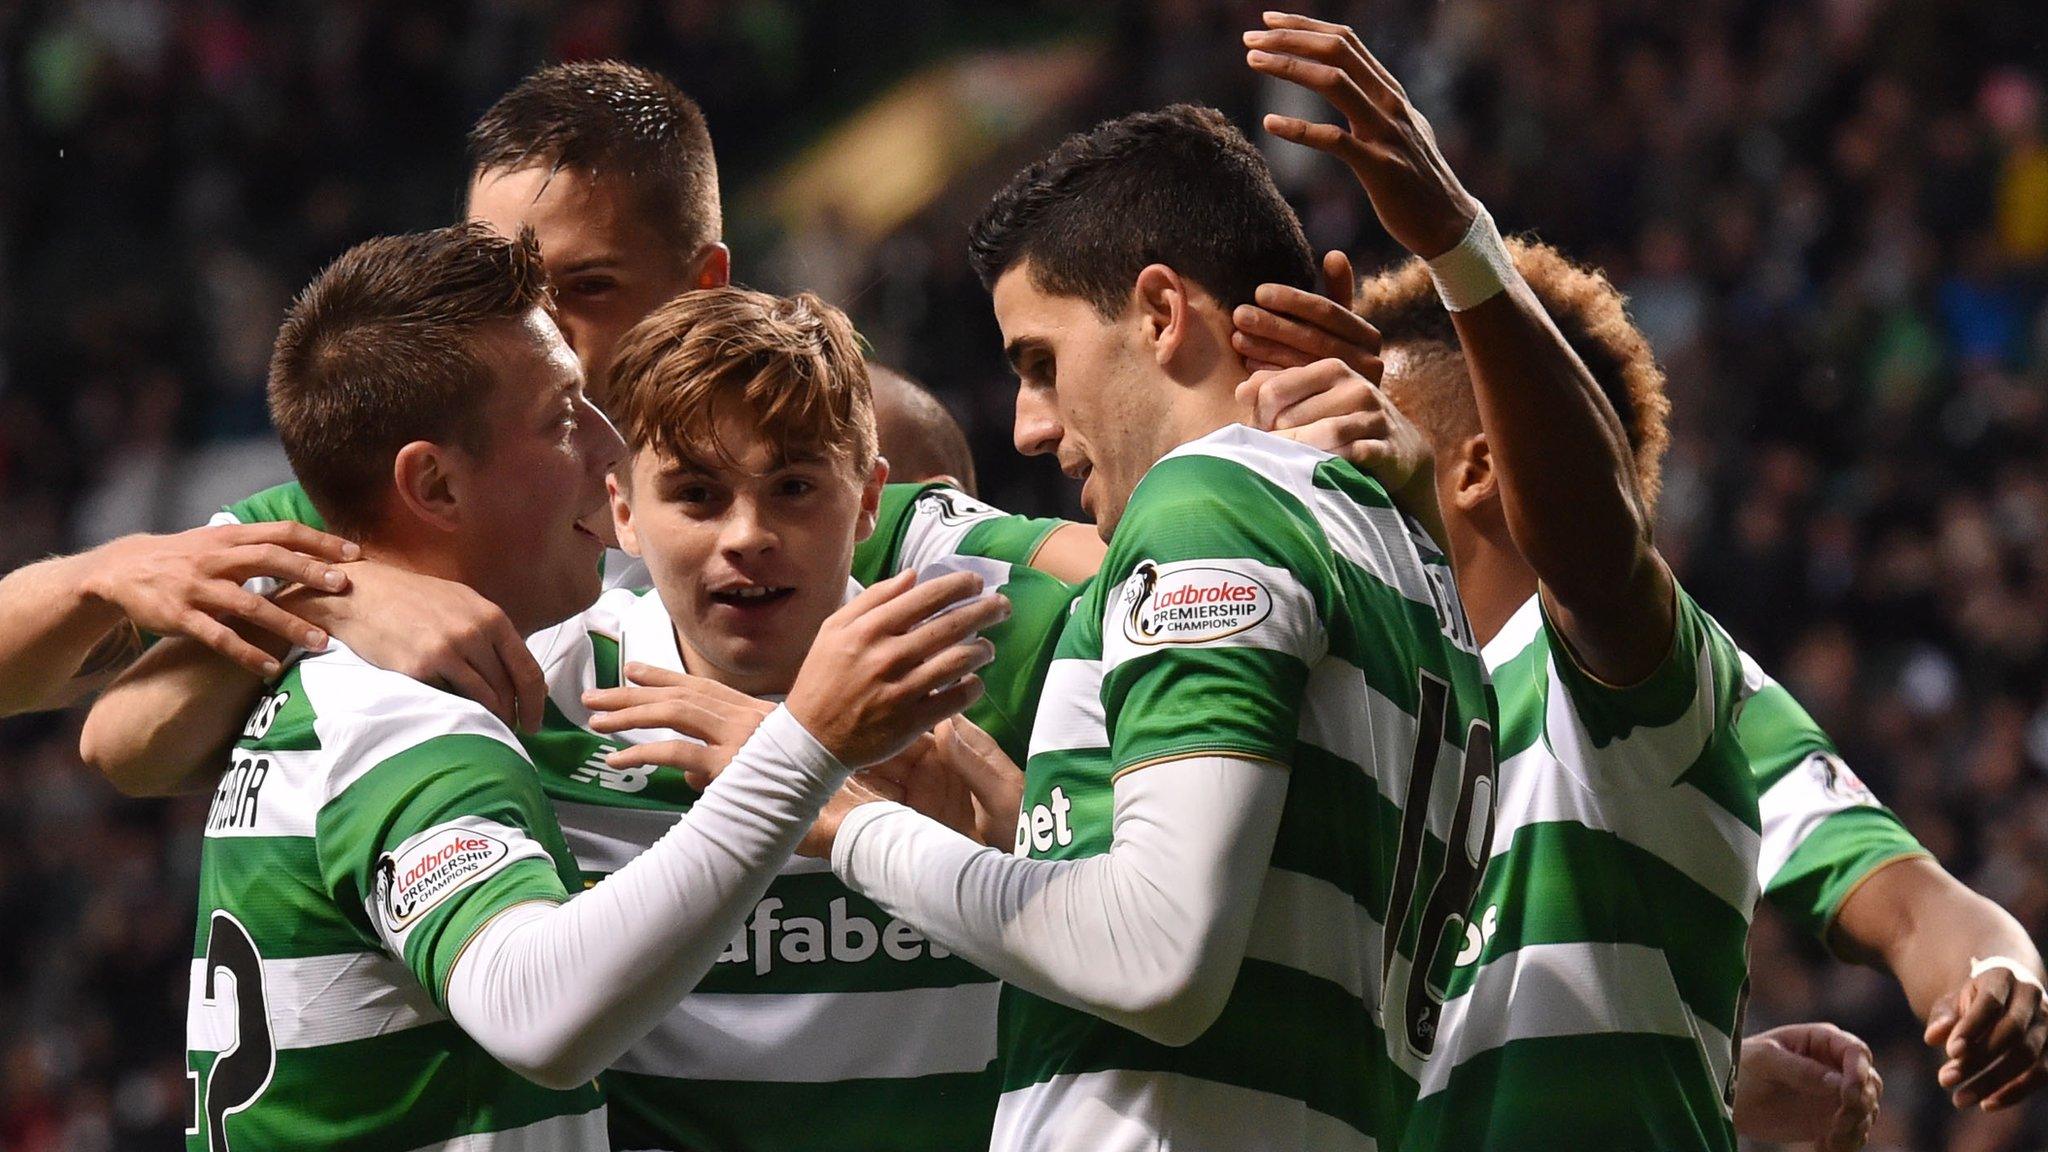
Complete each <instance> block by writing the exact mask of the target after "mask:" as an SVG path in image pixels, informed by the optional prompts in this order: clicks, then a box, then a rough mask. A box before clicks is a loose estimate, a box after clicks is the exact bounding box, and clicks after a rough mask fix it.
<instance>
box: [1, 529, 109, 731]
mask: <svg viewBox="0 0 2048 1152" xmlns="http://www.w3.org/2000/svg"><path fill="white" fill-rule="evenodd" d="M91 576H92V553H90V552H87V553H83V554H80V555H77V556H59V557H55V558H53V559H49V560H44V561H41V562H39V563H35V564H30V565H28V566H26V567H24V568H20V569H17V570H15V571H14V572H11V573H9V574H8V575H7V577H6V578H5V579H0V716H12V715H14V714H16V713H20V712H34V711H38V710H41V709H45V708H53V707H60V706H62V705H63V704H66V703H69V702H70V699H71V698H72V697H73V696H74V695H75V692H73V691H72V689H73V687H74V684H75V683H76V681H77V677H78V673H79V669H80V668H81V667H83V666H84V664H85V662H86V658H87V657H88V656H91V655H92V654H93V651H94V649H95V648H97V647H98V646H99V645H100V643H101V642H102V641H104V640H105V639H106V638H107V637H108V636H109V635H110V634H111V633H112V632H113V630H114V629H115V628H116V627H117V626H118V625H120V624H121V623H122V616H121V610H120V609H119V608H117V607H115V606H114V605H112V604H110V603H108V602H107V601H105V600H103V599H101V598H99V597H96V596H94V595H93V594H92V592H91Z"/></svg>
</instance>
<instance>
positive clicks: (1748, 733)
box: [1735, 652, 1929, 944]
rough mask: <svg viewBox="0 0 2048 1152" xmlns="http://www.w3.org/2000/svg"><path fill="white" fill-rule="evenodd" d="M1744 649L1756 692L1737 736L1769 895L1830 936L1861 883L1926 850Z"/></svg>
mask: <svg viewBox="0 0 2048 1152" xmlns="http://www.w3.org/2000/svg"><path fill="white" fill-rule="evenodd" d="M1738 655H1739V656H1741V658H1742V671H1743V678H1744V680H1745V681H1746V682H1747V685H1748V691H1749V693H1750V697H1749V701H1748V703H1747V704H1745V705H1744V706H1743V709H1742V718H1741V719H1740V720H1739V721H1737V722H1736V725H1735V735H1736V738H1737V739H1738V740H1740V741H1741V742H1742V750H1743V751H1744V752H1746V753H1748V755H1749V767H1750V771H1751V772H1752V773H1753V774H1754V775H1755V776H1756V787H1757V809H1758V813H1759V815H1760V816H1761V817H1762V818H1763V830H1764V834H1763V848H1762V850H1761V851H1760V852H1759V853H1758V858H1757V875H1758V876H1760V877H1762V879H1763V888H1764V899H1765V900H1767V901H1769V902H1770V903H1771V904H1772V905H1774V906H1775V907H1776V908H1777V909H1778V910H1779V911H1780V912H1783V913H1785V914H1786V915H1787V916H1789V917H1791V918H1792V921H1793V922H1794V923H1796V924H1797V925H1799V927H1800V929H1801V930H1803V931H1805V932H1806V933H1807V934H1808V935H1809V936H1811V937H1813V938H1814V939H1815V940H1819V941H1820V942H1822V943H1823V944H1825V943H1828V942H1829V941H1828V932H1829V930H1830V929H1831V928H1833V926H1834V923H1835V914H1836V913H1837V912H1839V911H1841V908H1842V902H1843V901H1844V900H1846V899H1847V898H1848V896H1849V894H1850V893H1851V892H1854V891H1855V890H1856V887H1857V885H1859V884H1861V883H1862V882H1863V881H1864V880H1865V879H1867V878H1869V876H1870V875H1871V874H1872V873H1874V872H1876V871H1877V870H1878V869H1880V868H1883V867H1884V866H1885V865H1887V864H1892V863H1895V862H1897V861H1899V860H1904V859H1909V858H1911V857H1915V856H1927V855H1929V853H1928V851H1927V849H1926V848H1924V847H1922V846H1921V845H1920V841H1918V840H1916V839H1914V837H1913V834H1912V833H1911V832H1908V831H1907V830H1906V826H1905V825H1904V824H1902V823H1900V822H1899V818H1898V816H1896V815H1895V814H1893V812H1892V811H1891V809H1889V808H1886V807H1885V806H1884V805H1883V804H1882V803H1880V802H1879V801H1878V799H1877V797H1876V796H1875V795H1874V794H1872V793H1871V791H1870V789H1869V788H1868V787H1865V786H1864V783H1863V781H1862V780H1860V779H1858V778H1857V776H1856V773H1854V772H1852V771H1850V770H1849V766H1848V765H1847V764H1845V763H1843V762H1842V757H1841V755H1840V753H1839V752H1837V751H1836V749H1835V744H1834V741H1832V740H1830V739H1828V735H1827V733H1826V732H1823V731H1821V727H1820V725H1819V724H1816V723H1814V720H1813V717H1812V716H1810V715H1808V714H1807V711H1806V709H1805V708H1802V707H1801V706H1800V704H1799V701H1797V700H1795V699H1793V698H1792V694H1791V693H1790V692H1787V691H1786V690H1785V687H1784V685H1782V684H1779V683H1778V682H1777V681H1776V680H1773V679H1772V678H1771V677H1770V674H1769V673H1767V672H1765V671H1764V670H1763V669H1762V668H1761V667H1759V666H1758V665H1757V662H1756V661H1755V660H1753V659H1751V658H1750V656H1749V654H1748V653H1746V652H1743V653H1738Z"/></svg>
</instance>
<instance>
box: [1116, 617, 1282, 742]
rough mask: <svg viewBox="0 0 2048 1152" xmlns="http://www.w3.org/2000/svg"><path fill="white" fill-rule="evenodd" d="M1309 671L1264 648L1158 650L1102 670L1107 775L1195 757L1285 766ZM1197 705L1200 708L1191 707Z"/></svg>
mask: <svg viewBox="0 0 2048 1152" xmlns="http://www.w3.org/2000/svg"><path fill="white" fill-rule="evenodd" d="M1307 681H1308V666H1307V665H1306V664H1303V663H1302V662H1301V660H1300V659H1299V658H1297V657H1295V656H1294V655H1293V654H1291V653H1287V652H1275V651H1273V650H1272V649H1269V648H1182V647H1172V646H1162V647H1161V648H1159V649H1156V650H1154V651H1151V652H1147V653H1145V654H1144V655H1142V656H1139V657H1137V658H1136V659H1132V660H1126V661H1125V662H1124V663H1122V664H1120V665H1118V666H1117V667H1115V668H1111V669H1107V670H1106V671H1105V674H1104V676H1103V682H1102V713H1103V716H1104V717H1105V718H1106V720H1107V724H1108V728H1109V731H1110V734H1111V735H1110V744H1111V749H1112V751H1111V764H1112V766H1113V767H1112V771H1122V770H1123V769H1125V768H1129V767H1131V766H1132V765H1134V764H1142V763H1145V762H1147V761H1152V760H1163V759H1168V758H1171V757H1178V756H1186V755H1196V754H1211V753H1215V754H1228V753H1240V754H1243V755H1245V756H1251V757H1254V758H1258V759H1264V760H1273V761H1277V762H1279V763H1282V764H1284V763H1286V762H1287V760H1288V757H1289V755H1290V754H1291V753H1292V752H1293V749H1294V742H1295V733H1296V732H1298V731H1299V730H1300V728H1301V709H1302V690H1303V688H1304V686H1305V685H1306V684H1307ZM1197 700H1199V701H1201V702H1202V707H1201V709H1200V710H1199V711H1196V710H1194V709H1193V708H1191V707H1190V705H1191V704H1192V702H1194V701H1197Z"/></svg>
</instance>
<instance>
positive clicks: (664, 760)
mask: <svg viewBox="0 0 2048 1152" xmlns="http://www.w3.org/2000/svg"><path fill="white" fill-rule="evenodd" d="M604 762H605V763H606V764H608V765H610V766H611V767H613V768H648V767H654V768H679V769H681V770H682V772H683V774H684V775H685V776H686V777H688V778H689V780H690V786H691V787H693V788H699V789H701V788H702V787H703V786H704V785H703V784H700V783H698V780H699V779H700V778H701V779H702V780H704V781H705V782H707V783H708V782H709V781H710V780H711V779H713V778H714V777H716V776H717V775H718V774H719V773H720V772H722V771H724V770H725V766H726V764H727V763H728V762H729V758H728V757H727V756H726V754H725V751H724V750H723V749H717V748H712V747H710V746H709V745H706V744H699V743H698V742H696V741H695V740H652V741H649V742H648V743H645V744H628V745H626V746H625V747H624V748H620V749H617V750H616V751H613V752H609V753H607V754H606V755H605V758H604Z"/></svg>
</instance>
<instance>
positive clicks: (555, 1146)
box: [413, 1104, 611, 1152]
mask: <svg viewBox="0 0 2048 1152" xmlns="http://www.w3.org/2000/svg"><path fill="white" fill-rule="evenodd" d="M604 1107H605V1106H604V1105H602V1104H600V1105H598V1106H597V1107H595V1108H592V1109H591V1110H590V1111H588V1112H585V1113H584V1114H583V1115H581V1116H555V1117H552V1118H550V1119H547V1120H536V1121H534V1122H533V1123H531V1124H528V1125H526V1126H525V1127H524V1128H512V1129H509V1130H507V1131H504V1132H475V1133H472V1134H470V1135H468V1136H457V1137H456V1138H454V1139H453V1140H443V1141H441V1142H440V1143H438V1144H422V1145H421V1146H420V1147H418V1148H416V1149H414V1150H413V1152H605V1150H606V1149H608V1148H610V1147H611V1143H610V1137H609V1136H607V1135H606V1134H605V1110H604Z"/></svg>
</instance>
